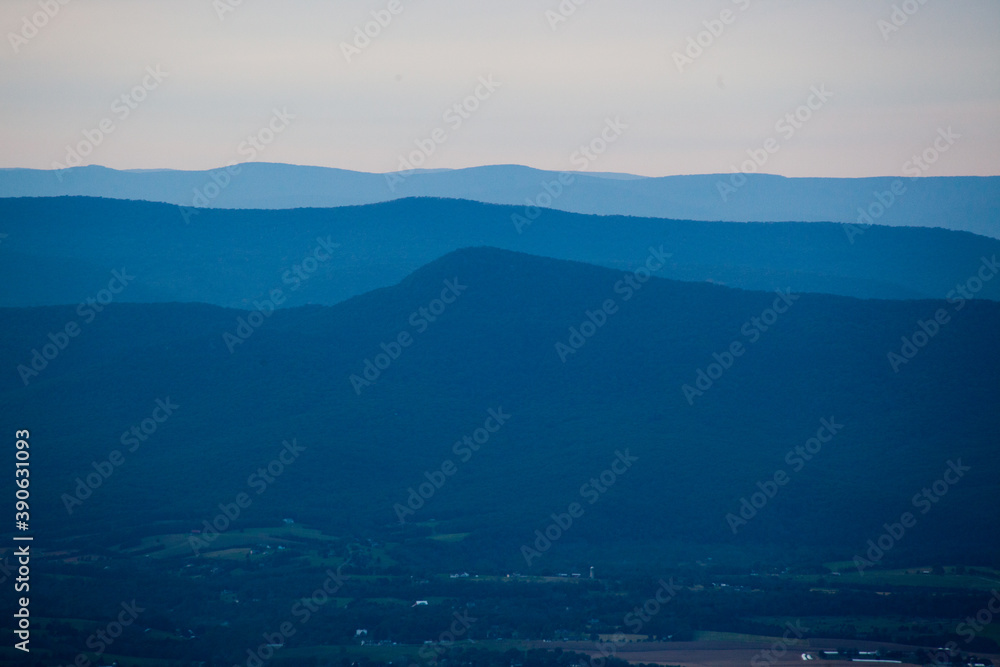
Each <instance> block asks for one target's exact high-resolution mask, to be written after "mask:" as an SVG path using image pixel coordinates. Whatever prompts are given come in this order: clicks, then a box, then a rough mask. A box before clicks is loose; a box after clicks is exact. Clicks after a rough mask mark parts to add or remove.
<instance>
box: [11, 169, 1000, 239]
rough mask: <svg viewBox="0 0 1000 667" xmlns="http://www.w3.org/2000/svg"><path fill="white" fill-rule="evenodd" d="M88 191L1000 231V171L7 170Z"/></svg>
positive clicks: (37, 189) (60, 190)
mask: <svg viewBox="0 0 1000 667" xmlns="http://www.w3.org/2000/svg"><path fill="white" fill-rule="evenodd" d="M63 195H83V196H91V197H110V198H117V199H136V200H146V201H157V202H166V203H170V204H176V205H179V206H189V207H208V208H213V207H215V208H301V207H314V208H329V207H336V206H348V205H361V204H372V203H377V202H384V201H389V200H393V199H399V198H405V197H445V198H455V199H469V200H474V201H481V202H487V203H494V204H508V205H514V206H522V207H524V206H526V205H528V204H529V203H530V204H533V205H537V206H541V207H542V208H554V209H557V210H563V211H568V212H572V213H587V214H595V215H632V216H641V217H656V218H674V219H682V220H730V221H741V222H742V221H763V222H775V221H797V222H817V221H819V222H823V221H829V222H844V223H859V222H860V223H862V224H870V223H876V224H880V225H889V226H911V227H942V228H945V229H954V230H962V231H970V232H973V233H976V234H981V235H984V236H991V237H993V238H1000V203H998V202H1000V178H997V177H983V178H979V177H920V178H894V177H885V178H857V179H843V178H784V177H780V176H771V175H766V174H748V175H744V174H736V175H732V174H714V175H713V174H709V175H696V176H667V177H662V178H646V177H639V176H631V175H628V174H595V173H581V172H573V173H565V172H564V173H563V174H560V173H559V172H552V171H541V170H537V169H531V168H528V167H522V166H516V165H499V166H488V167H473V168H468V169H455V170H448V169H443V170H431V171H413V172H403V173H398V174H371V173H364V172H354V171H347V170H343V169H330V168H322V167H304V166H294V165H286V164H271V163H248V164H242V165H235V166H234V167H232V168H229V169H217V170H212V171H174V170H137V171H116V170H112V169H107V168H105V167H98V166H88V167H75V168H70V169H61V170H35V169H2V170H0V197H53V196H63Z"/></svg>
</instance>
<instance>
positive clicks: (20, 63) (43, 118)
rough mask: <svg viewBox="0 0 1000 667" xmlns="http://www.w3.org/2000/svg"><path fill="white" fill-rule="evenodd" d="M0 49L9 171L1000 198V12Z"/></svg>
mask: <svg viewBox="0 0 1000 667" xmlns="http://www.w3.org/2000/svg"><path fill="white" fill-rule="evenodd" d="M46 8H47V11H46ZM0 29H2V32H3V34H4V43H3V44H2V45H0V120H2V122H0V167H30V168H38V169H51V168H55V167H59V166H63V165H65V166H69V165H72V164H76V163H79V164H99V165H104V166H108V167H112V168H116V169H155V168H173V169H210V168H216V167H220V166H224V165H226V164H230V163H234V162H244V161H248V160H259V161H266V162H284V163H292V164H304V165H318V166H326V167H338V168H343V169H353V170H358V171H368V172H389V171H395V170H398V169H400V168H407V167H416V166H419V167H422V168H461V167H471V166H479V165H489V164H523V165H527V166H531V167H536V168H540V169H551V170H557V171H562V170H578V169H585V170H589V171H599V172H624V173H632V174H639V175H644V176H667V175H674V174H704V173H730V172H736V171H760V172H764V173H772V174H781V175H784V176H792V177H803V176H819V177H863V176H892V175H915V174H916V173H917V171H919V174H920V175H924V176H968V175H998V174H1000V2H995V1H992V0H947V1H946V0H923V2H921V1H920V0H905V1H904V0H895V2H892V1H884V0H836V1H832V0H829V1H820V0H815V1H812V2H795V1H794V0H705V1H699V2H692V1H679V0H502V1H500V0H496V1H492V2H487V1H483V0H462V1H460V0H337V1H336V2H323V1H320V0H283V1H282V2H266V1H265V0H33V1H22V0H3V2H0ZM366 29H367V34H366ZM484 82H485V83H484ZM123 96H124V99H123ZM455 105H458V107H457V108H456V106H455ZM84 153H86V154H85V155H84ZM914 156H916V157H917V158H918V159H917V162H916V163H914V160H913V158H914ZM921 156H923V157H922V158H921ZM748 161H749V162H748ZM418 163H419V164H418ZM915 164H916V165H917V166H916V167H915V166H914V165H915ZM915 169H916V170H917V171H915Z"/></svg>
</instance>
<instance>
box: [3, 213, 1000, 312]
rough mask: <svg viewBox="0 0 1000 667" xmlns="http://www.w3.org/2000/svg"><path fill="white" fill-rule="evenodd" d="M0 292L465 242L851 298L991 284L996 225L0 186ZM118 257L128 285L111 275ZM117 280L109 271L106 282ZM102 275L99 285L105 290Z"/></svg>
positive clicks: (188, 295) (304, 275)
mask: <svg viewBox="0 0 1000 667" xmlns="http://www.w3.org/2000/svg"><path fill="white" fill-rule="evenodd" d="M0 220H2V221H3V222H2V223H0V224H2V227H0V231H2V232H3V233H5V234H6V237H5V238H3V240H2V241H0V256H2V259H3V261H2V262H0V284H3V286H4V291H3V292H2V293H0V305H5V306H18V307H20V306H39V305H59V304H78V303H81V302H84V301H85V300H86V299H99V298H100V299H101V300H102V303H107V302H109V301H114V302H116V303H123V302H131V303H141V302H146V303H150V302H202V303H208V304H214V305H219V306H226V307H235V308H244V309H254V308H259V307H265V308H266V307H268V306H267V303H266V302H268V301H270V302H271V303H273V304H274V305H277V306H279V307H289V306H297V305H305V304H310V303H313V304H323V305H332V304H335V303H339V302H341V301H344V300H345V299H348V298H350V297H352V296H356V295H359V294H363V293H366V292H369V291H371V290H373V289H377V288H380V287H386V286H389V285H393V284H395V283H397V282H398V281H400V280H402V279H403V278H404V277H405V276H406V275H408V274H409V273H411V272H413V271H415V270H417V269H418V268H420V267H421V266H423V265H425V264H427V263H429V262H432V261H434V260H436V259H438V258H440V257H442V256H444V255H446V254H447V253H449V252H452V251H454V250H456V249H458V248H462V247H467V246H491V247H497V248H502V249H507V250H511V251H517V252H525V253H530V254H534V255H540V256H547V257H553V258H557V259H567V260H576V261H582V262H586V263H590V264H596V265H601V266H605V267H610V268H615V269H621V270H634V269H636V268H638V267H639V266H641V265H642V263H643V262H644V261H645V258H646V256H647V255H649V254H650V252H651V249H655V250H656V252H657V253H659V254H660V255H663V256H664V259H663V261H662V262H660V266H659V267H658V268H657V270H656V273H655V275H656V276H657V277H660V278H670V279H675V280H683V281H691V282H713V283H717V284H722V285H727V286H730V287H738V288H742V289H750V290H764V291H770V290H774V289H779V288H780V289H791V290H792V291H794V292H810V293H827V294H837V295H843V296H853V297H859V298H879V299H919V298H933V299H944V298H955V297H956V295H961V294H963V293H962V292H961V291H959V292H956V290H961V289H963V288H964V286H966V285H967V284H969V281H970V280H972V281H973V284H972V285H971V286H972V287H974V288H975V292H974V293H972V292H966V293H965V295H966V296H965V297H964V298H971V296H975V297H976V298H981V299H993V300H998V299H1000V280H985V281H983V280H981V279H979V278H977V276H979V275H980V274H981V272H982V271H984V266H985V267H986V273H987V274H989V273H990V272H992V273H995V272H996V270H995V269H993V268H989V267H993V266H995V262H996V256H997V255H998V254H1000V241H998V240H996V239H992V238H987V237H983V236H977V235H974V234H971V233H968V232H956V231H947V230H943V229H922V228H912V227H907V228H894V227H885V226H872V227H868V228H856V227H852V226H845V225H840V224H833V223H809V224H804V223H733V222H728V223H727V222H704V221H683V220H668V219H656V218H638V217H625V216H592V215H580V214H573V213H566V212H562V211H554V210H541V209H539V210H537V211H534V212H532V213H531V214H530V217H529V216H528V214H526V211H525V209H524V207H512V206H499V205H490V204H482V203H477V202H470V201H461V200H447V199H426V198H425V199H405V200H399V201H393V202H386V203H381V204H373V205H367V206H353V207H341V208H333V209H295V210H253V211H235V210H214V209H198V210H195V209H185V208H180V207H177V206H172V205H167V204H159V203H149V202H132V201H121V200H114V199H95V198H86V197H56V198H11V199H0ZM114 271H118V272H122V271H124V273H125V275H126V276H127V286H124V288H123V289H120V290H118V291H116V292H110V291H107V287H108V285H109V283H111V282H112V281H113V280H114V274H113V272H114ZM112 286H113V287H116V286H118V283H115V284H114V285H112ZM102 290H104V291H105V292H103V293H102Z"/></svg>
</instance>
